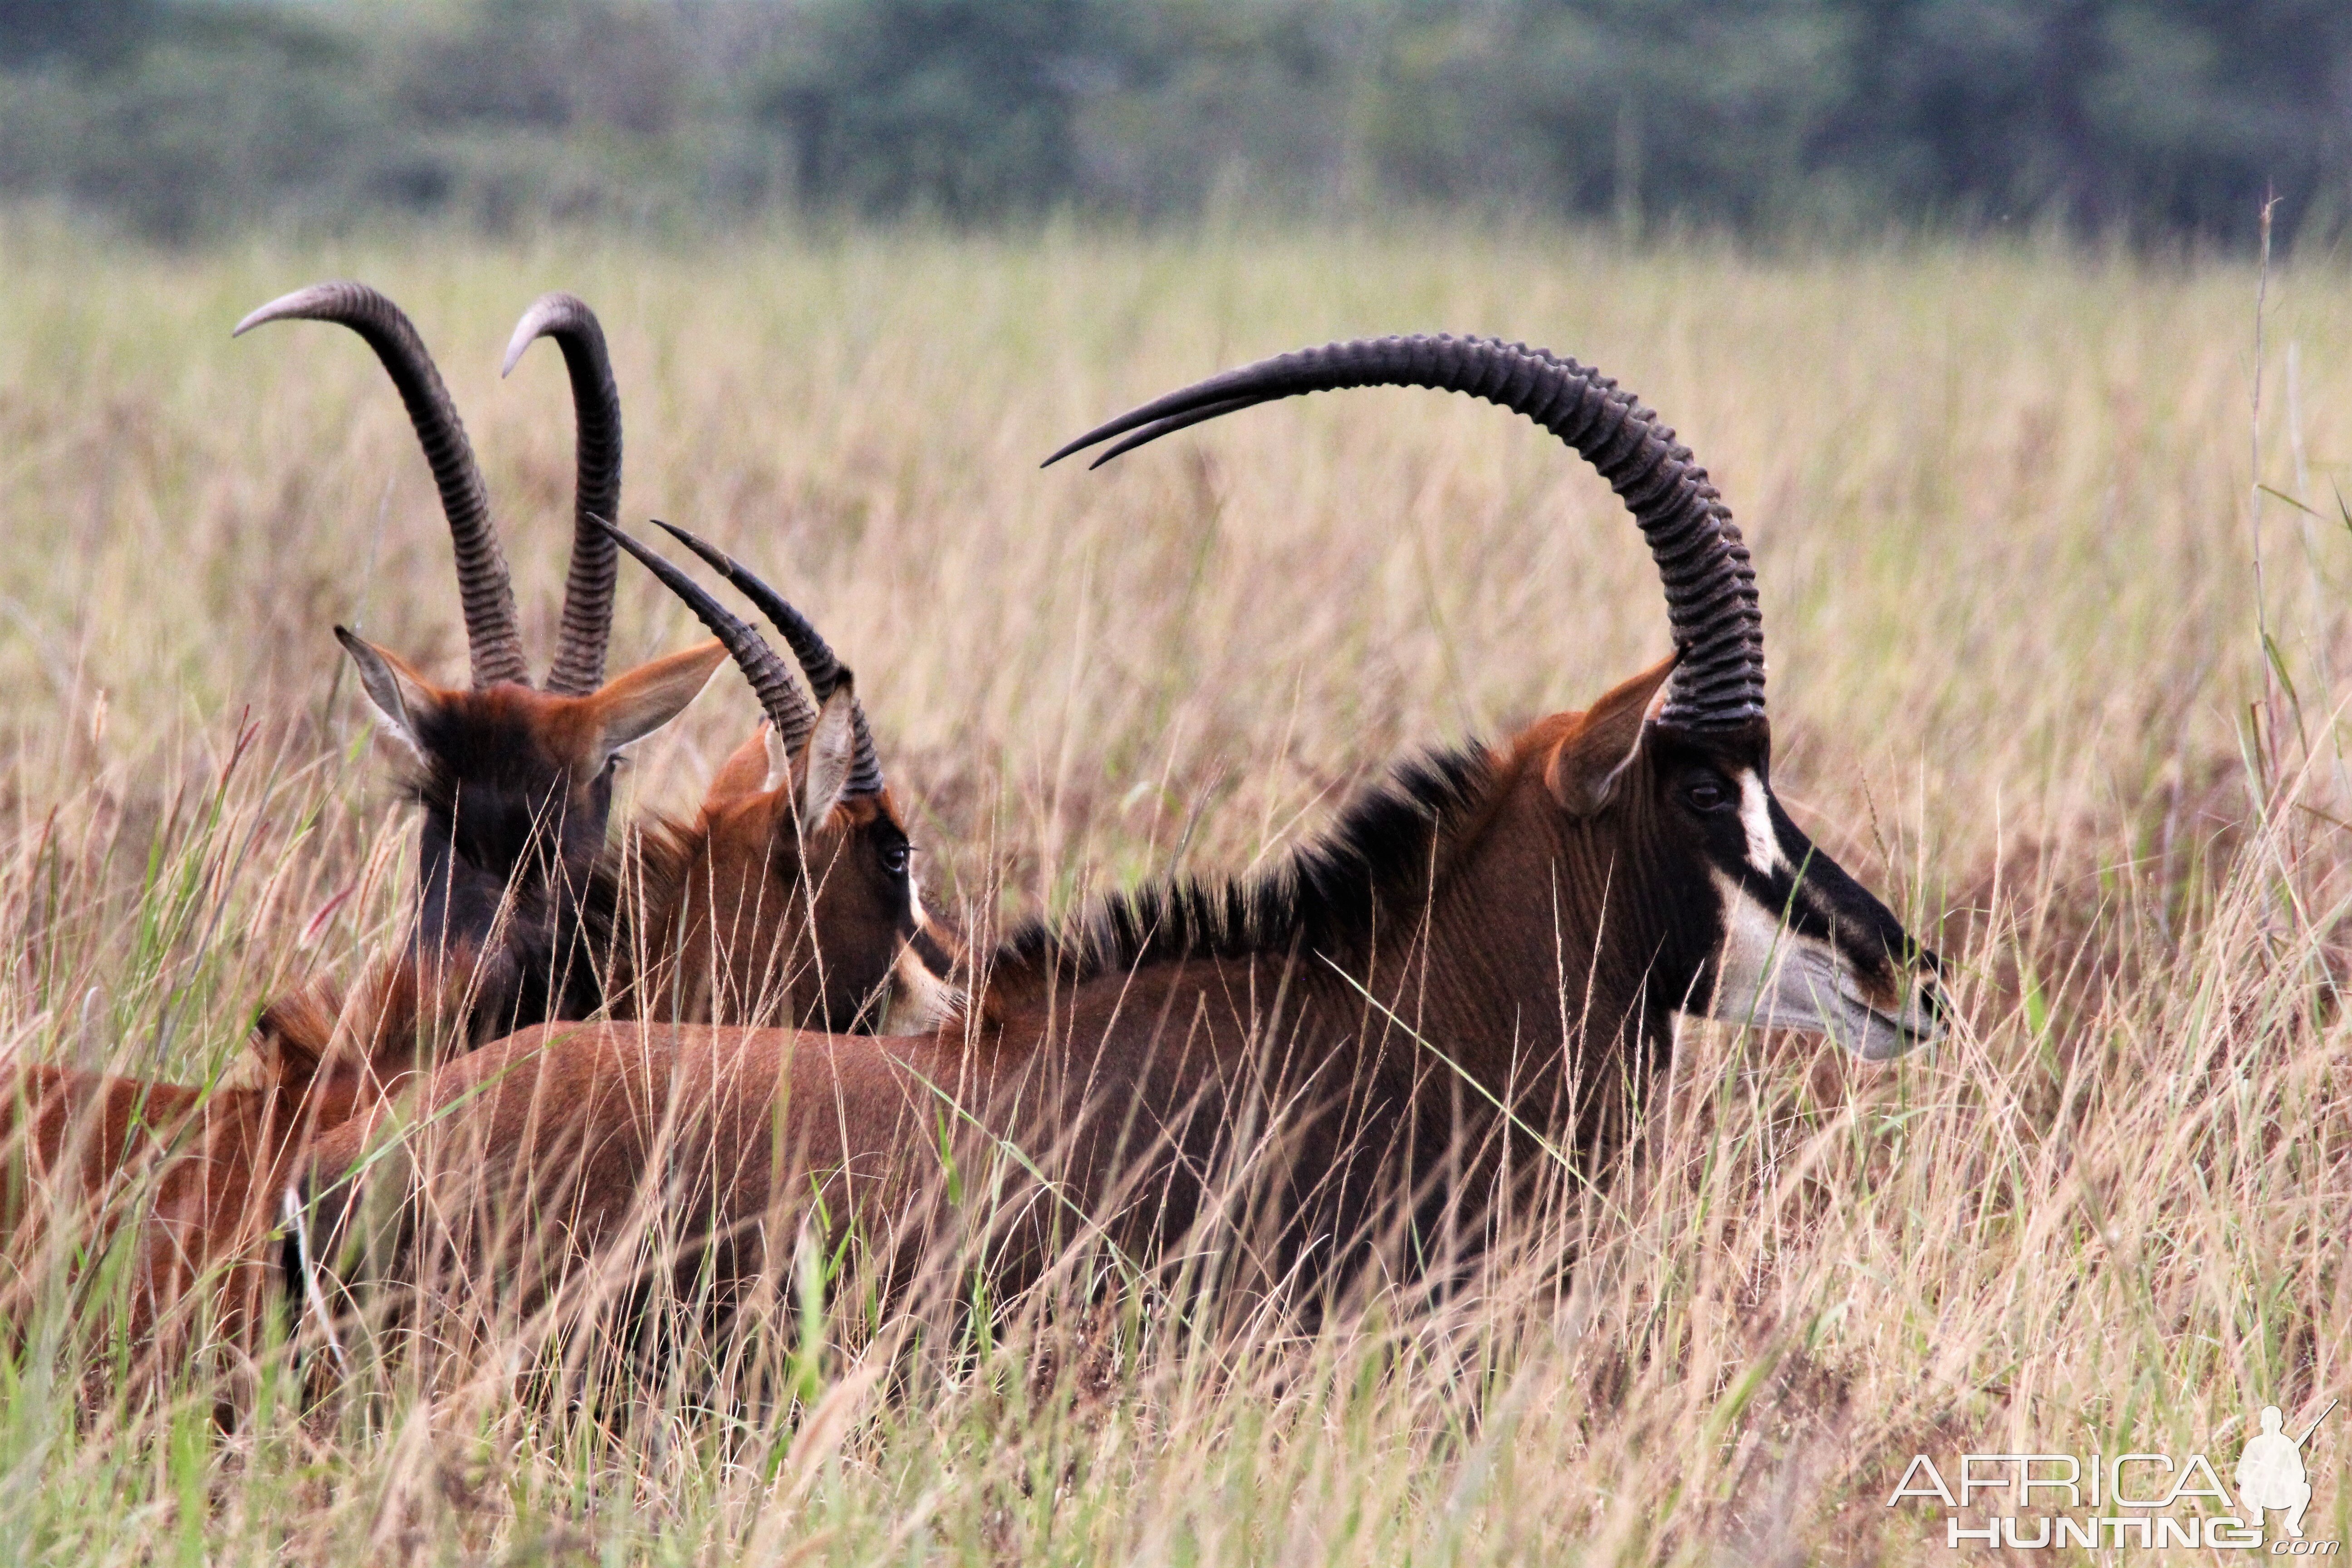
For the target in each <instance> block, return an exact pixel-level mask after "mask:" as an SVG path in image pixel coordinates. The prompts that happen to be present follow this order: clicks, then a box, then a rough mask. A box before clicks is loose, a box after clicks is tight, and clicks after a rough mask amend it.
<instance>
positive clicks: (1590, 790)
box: [1544, 652, 1682, 816]
mask: <svg viewBox="0 0 2352 1568" xmlns="http://www.w3.org/2000/svg"><path fill="white" fill-rule="evenodd" d="M1681 662H1682V655H1681V653H1680V652H1676V653H1675V654H1674V655H1672V656H1671V657H1669V658H1665V659H1663V660H1661V661H1660V662H1659V663H1657V664H1655V665H1653V666H1652V667H1651V668H1648V669H1645V670H1643V672H1642V673H1641V674H1639V675H1637V676H1635V677H1634V678H1633V679H1631V680H1628V681H1626V682H1625V683H1624V684H1623V685H1622V686H1618V687H1616V688H1613V689H1612V690H1611V691H1610V692H1609V693H1608V694H1607V695H1606V696H1604V697H1602V698H1601V700H1600V701H1598V702H1595V703H1594V704H1593V705H1592V707H1591V709H1590V710H1588V711H1587V712H1586V713H1585V715H1584V716H1583V717H1582V718H1581V719H1580V720H1578V721H1577V722H1576V724H1575V726H1574V728H1572V729H1570V731H1569V732H1568V733H1567V734H1565V735H1563V736H1561V737H1560V740H1559V744H1558V745H1556V746H1554V747H1553V748H1552V752H1551V757H1550V760H1549V761H1548V762H1547V763H1545V764H1544V784H1545V787H1546V788H1548V789H1549V790H1550V791H1551V797H1552V798H1553V799H1554V800H1556V801H1558V802H1559V805H1560V809H1561V810H1562V811H1565V812H1567V813H1568V814H1569V815H1570V816H1592V815H1593V814H1594V813H1595V812H1598V811H1599V810H1601V807H1603V806H1605V805H1608V804H1609V802H1610V800H1611V798H1612V796H1614V795H1615V794H1616V793H1617V781H1618V780H1619V779H1621V778H1622V777H1623V776H1624V774H1625V770H1626V769H1627V768H1628V767H1630V766H1631V765H1632V764H1633V758H1634V757H1635V756H1636V755H1638V754H1639V753H1640V752H1641V750H1642V727H1643V725H1644V724H1646V723H1647V722H1648V721H1649V718H1650V705H1651V703H1653V702H1654V701H1655V700H1657V695H1658V693H1659V691H1660V690H1662V689H1664V686H1665V684H1666V678H1667V677H1668V676H1670V675H1672V674H1673V673H1674V672H1675V665H1677V664H1680V663H1681Z"/></svg>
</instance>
